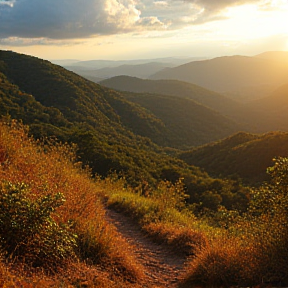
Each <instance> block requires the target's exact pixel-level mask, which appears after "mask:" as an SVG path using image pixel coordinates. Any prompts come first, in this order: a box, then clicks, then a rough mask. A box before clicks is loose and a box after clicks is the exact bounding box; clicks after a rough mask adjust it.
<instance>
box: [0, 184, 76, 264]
mask: <svg viewBox="0 0 288 288" xmlns="http://www.w3.org/2000/svg"><path fill="white" fill-rule="evenodd" d="M33 196H34V197H33ZM33 198H34V199H33ZM64 201H65V200H64V197H63V195H62V194H55V195H53V196H51V195H45V196H41V197H35V195H33V194H31V193H30V190H29V188H28V186H27V185H25V184H24V183H19V184H12V183H11V182H4V183H3V182H2V183H1V185H0V237H1V245H2V247H3V249H4V251H5V252H6V256H8V257H11V258H18V259H19V260H21V261H25V262H28V263H29V264H32V265H33V266H48V267H49V266H55V265H57V264H59V263H61V261H62V260H64V259H66V258H68V257H72V256H73V255H74V248H75V245H76V235H74V234H73V233H71V232H70V231H69V227H68V225H67V224H62V223H61V224H58V223H56V221H55V220H54V219H53V218H52V214H53V213H54V212H55V209H56V208H58V207H60V206H61V205H62V204H63V202H64Z"/></svg>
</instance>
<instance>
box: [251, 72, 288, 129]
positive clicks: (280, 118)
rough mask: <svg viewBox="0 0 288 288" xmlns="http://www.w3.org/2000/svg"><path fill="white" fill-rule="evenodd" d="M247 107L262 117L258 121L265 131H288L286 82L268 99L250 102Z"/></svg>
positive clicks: (287, 87)
mask: <svg viewBox="0 0 288 288" xmlns="http://www.w3.org/2000/svg"><path fill="white" fill-rule="evenodd" d="M287 78H288V77H287ZM287 80H288V79H287ZM247 106H248V107H249V109H253V110H254V111H255V112H256V113H258V115H259V114H261V115H262V117H261V118H260V119H258V121H259V120H261V121H262V126H263V127H265V129H266V131H269V130H270V131H272V130H282V131H288V82H287V84H285V85H282V86H281V87H279V88H278V89H276V90H275V91H274V92H273V93H271V94H270V95H269V96H268V97H265V98H262V99H259V100H255V101H252V102H250V103H248V104H247ZM256 121H257V120H256Z"/></svg>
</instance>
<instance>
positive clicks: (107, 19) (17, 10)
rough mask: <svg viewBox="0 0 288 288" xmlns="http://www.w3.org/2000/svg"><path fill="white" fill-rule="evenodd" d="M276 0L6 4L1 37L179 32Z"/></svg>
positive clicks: (25, 0) (23, 0) (1, 2)
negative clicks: (238, 9) (227, 11)
mask: <svg viewBox="0 0 288 288" xmlns="http://www.w3.org/2000/svg"><path fill="white" fill-rule="evenodd" d="M270 2H272V0H156V1H155V0H0V27H1V29H0V39H1V38H2V43H5V41H6V42H11V41H12V40H11V39H14V41H16V40H15V39H17V38H19V39H23V38H39V39H40V40H39V41H40V42H41V41H42V42H43V40H42V39H45V38H46V39H55V40H56V41H57V40H60V39H64V40H65V39H81V38H89V37H94V36H97V35H112V34H119V33H129V32H141V31H142V32H143V31H151V30H155V31H163V30H175V29H178V28H183V27H185V26H188V25H193V24H201V23H205V22H209V21H215V20H219V19H224V18H223V15H222V14H221V12H222V11H223V10H225V9H226V8H228V7H231V6H237V5H243V4H259V3H260V4H261V3H262V4H263V3H264V4H266V5H267V4H269V3H270ZM11 37H12V38H11ZM15 37H16V38H15ZM3 39H6V40H5V41H4V40H3ZM17 41H18V42H21V41H23V40H17ZM17 41H16V42H17Z"/></svg>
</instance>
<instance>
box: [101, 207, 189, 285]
mask: <svg viewBox="0 0 288 288" xmlns="http://www.w3.org/2000/svg"><path fill="white" fill-rule="evenodd" d="M106 217H107V220H108V221H109V222H111V223H112V224H113V225H114V226H116V228H117V230H118V232H119V233H120V234H121V235H122V237H123V238H124V239H126V241H128V242H129V244H130V245H131V246H132V247H133V248H134V249H133V253H134V254H135V256H136V259H137V260H138V261H139V263H140V264H142V265H143V267H145V271H144V272H145V274H146V276H147V286H143V287H154V288H156V287H159V288H160V287H167V288H172V287H176V286H177V285H176V284H177V282H179V280H180V274H181V270H182V267H183V265H184V262H185V259H184V258H181V257H179V256H177V255H176V254H175V253H173V251H171V249H168V248H167V247H165V246H163V245H158V244H156V243H154V242H153V241H152V240H151V239H150V238H148V237H147V235H146V234H145V233H144V232H143V231H141V229H140V227H139V226H138V225H137V224H135V222H133V220H131V219H130V218H129V217H126V216H124V215H123V214H121V213H118V212H116V211H114V210H111V209H107V213H106Z"/></svg>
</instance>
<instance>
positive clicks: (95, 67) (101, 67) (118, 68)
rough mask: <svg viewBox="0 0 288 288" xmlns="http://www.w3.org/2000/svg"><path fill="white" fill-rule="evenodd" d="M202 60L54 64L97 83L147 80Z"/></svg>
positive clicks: (67, 62)
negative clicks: (120, 78) (117, 79)
mask: <svg viewBox="0 0 288 288" xmlns="http://www.w3.org/2000/svg"><path fill="white" fill-rule="evenodd" d="M200 59H203V58H199V57H194V58H172V57H168V58H157V59H139V60H123V61H110V60H90V61H78V62H77V61H74V60H67V61H65V60H58V61H54V63H55V64H59V65H62V66H63V67H65V68H66V69H68V70H70V71H73V72H75V73H77V74H79V75H81V76H83V77H86V78H88V79H89V80H92V81H95V82H98V81H100V80H102V79H106V78H110V77H114V76H118V75H128V76H136V77H139V78H148V77H149V76H150V75H152V74H154V73H156V72H158V71H161V70H163V69H165V68H167V67H175V66H178V65H181V64H184V63H188V62H190V61H194V60H200Z"/></svg>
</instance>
